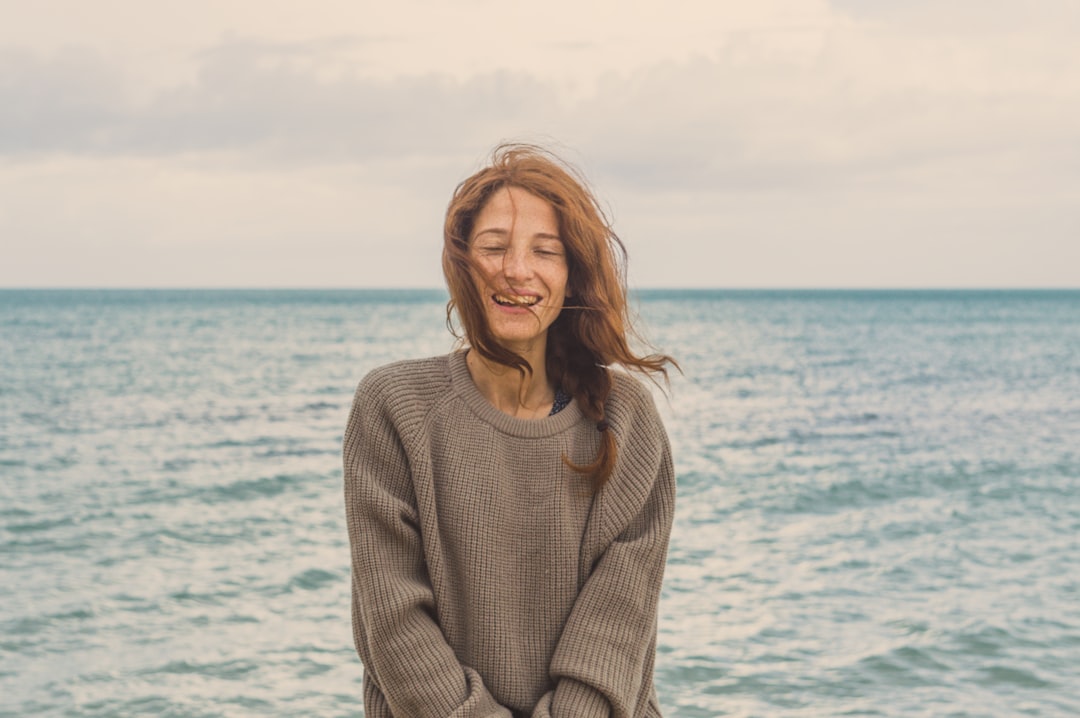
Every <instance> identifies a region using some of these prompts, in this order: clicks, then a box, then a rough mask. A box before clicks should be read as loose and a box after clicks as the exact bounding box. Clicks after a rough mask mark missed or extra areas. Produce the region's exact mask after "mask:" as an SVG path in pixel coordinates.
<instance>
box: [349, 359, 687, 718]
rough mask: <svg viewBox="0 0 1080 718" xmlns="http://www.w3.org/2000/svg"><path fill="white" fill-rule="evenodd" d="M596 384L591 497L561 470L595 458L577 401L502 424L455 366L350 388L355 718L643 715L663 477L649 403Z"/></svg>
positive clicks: (667, 514) (388, 370) (662, 532)
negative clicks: (596, 486) (600, 414)
mask: <svg viewBox="0 0 1080 718" xmlns="http://www.w3.org/2000/svg"><path fill="white" fill-rule="evenodd" d="M613 384H614V386H613V389H612V393H611V396H610V398H609V400H608V403H607V405H606V416H607V420H608V422H609V424H610V427H611V429H610V430H611V431H613V432H614V433H615V438H616V441H617V443H618V448H619V454H618V461H617V463H616V466H615V471H614V473H613V474H612V476H611V478H610V479H609V480H608V482H607V484H605V486H604V488H603V489H601V491H599V492H598V493H596V494H595V495H594V494H593V492H592V491H591V490H590V487H589V483H588V479H587V478H586V477H583V476H581V475H580V474H577V473H575V472H573V471H572V470H570V469H569V468H567V467H566V465H565V464H564V463H563V462H562V460H561V456H562V455H563V454H566V455H567V456H568V458H570V459H571V460H572V461H574V462H575V463H577V464H585V463H588V462H590V461H591V460H592V459H593V458H594V457H595V454H596V450H597V447H598V443H599V435H598V432H597V430H596V425H595V423H594V422H591V421H589V420H588V419H586V418H585V417H584V416H583V415H582V413H581V411H580V410H579V408H578V406H577V403H576V402H571V403H570V404H569V405H568V406H567V407H566V408H565V409H563V410H562V411H560V412H558V413H556V414H554V415H551V416H548V417H546V418H543V419H534V420H524V419H517V418H514V417H511V416H509V415H507V414H504V413H503V412H501V411H499V410H498V409H496V408H495V407H494V406H492V405H491V404H490V403H489V402H488V401H487V400H486V399H485V398H484V397H483V395H482V394H480V392H479V390H478V389H477V388H476V386H475V384H474V383H473V381H472V378H471V376H470V375H469V370H468V368H467V366H466V364H465V355H464V353H461V352H457V353H453V354H450V355H448V356H443V357H435V358H431V359H422V360H413V361H406V362H398V363H396V364H391V365H388V366H384V367H381V368H379V369H376V370H375V371H373V372H371V373H370V374H369V375H368V376H367V377H365V378H364V380H363V381H362V382H361V383H360V386H359V388H358V389H357V392H356V397H355V399H354V402H353V408H352V413H351V414H350V416H349V423H348V426H347V428H346V431H345V439H344V462H345V507H346V514H347V519H348V527H349V538H350V544H351V547H352V569H353V571H352V574H353V582H352V586H353V589H352V591H353V636H354V639H355V643H356V648H357V652H358V653H359V654H360V659H361V661H362V662H363V664H364V702H365V713H366V715H367V716H368V718H387V717H390V716H393V717H395V718H425V717H427V716H431V717H433V718H434V717H438V718H445V717H446V716H453V717H454V718H473V717H479V716H501V717H503V718H511V717H513V718H521V717H523V716H530V717H532V718H549V717H550V718H564V717H565V718H570V717H573V718H592V717H594V716H595V717H597V718H607V717H608V716H611V717H612V718H642V717H650V718H654V717H658V716H660V710H659V707H658V706H657V703H656V695H655V691H654V690H653V678H652V674H653V661H654V657H655V649H656V611H657V600H658V597H659V593H660V584H661V580H662V578H663V571H664V561H665V558H666V554H667V542H668V536H669V534H670V531H671V521H672V515H673V512H674V501H675V477H674V473H673V471H672V465H671V454H670V449H669V446H668V440H667V435H666V433H665V432H664V428H663V425H662V423H661V421H660V419H659V416H658V415H657V412H656V407H655V406H654V404H653V401H652V397H651V396H650V395H649V393H648V391H646V389H645V388H644V387H643V386H641V384H640V383H639V382H638V381H637V380H635V379H633V378H631V377H629V376H626V375H624V374H622V373H619V372H615V373H614V382H613Z"/></svg>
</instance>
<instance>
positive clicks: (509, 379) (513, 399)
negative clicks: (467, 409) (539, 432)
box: [465, 350, 555, 419]
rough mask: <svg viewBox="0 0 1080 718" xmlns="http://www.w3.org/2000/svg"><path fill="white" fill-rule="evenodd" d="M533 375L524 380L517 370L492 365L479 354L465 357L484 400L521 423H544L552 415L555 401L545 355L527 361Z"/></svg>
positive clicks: (501, 365) (470, 352) (495, 364)
mask: <svg viewBox="0 0 1080 718" xmlns="http://www.w3.org/2000/svg"><path fill="white" fill-rule="evenodd" d="M525 358H526V360H527V361H528V362H529V365H530V366H531V367H532V375H529V374H526V375H525V376H524V377H523V376H522V375H521V372H519V371H518V370H517V369H515V368H514V367H509V366H506V365H505V364H499V363H496V362H493V361H489V360H488V359H485V358H484V357H482V356H480V353H479V352H475V351H472V350H470V351H469V353H468V354H466V355H465V363H466V365H467V366H468V367H469V374H470V375H472V380H473V383H474V384H476V388H477V389H479V390H480V393H481V394H483V395H484V398H485V399H487V400H488V401H489V402H491V405H492V406H494V407H495V408H496V409H498V410H499V411H501V412H503V413H504V414H509V415H510V416H514V417H517V418H519V419H540V418H543V417H545V416H547V415H548V413H549V412H550V411H551V405H552V403H553V402H554V401H555V387H553V386H551V384H550V382H549V380H548V375H547V366H546V363H545V362H544V357H543V354H541V355H540V356H539V357H536V356H527V357H525Z"/></svg>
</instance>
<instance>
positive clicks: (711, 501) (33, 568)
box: [0, 290, 1080, 717]
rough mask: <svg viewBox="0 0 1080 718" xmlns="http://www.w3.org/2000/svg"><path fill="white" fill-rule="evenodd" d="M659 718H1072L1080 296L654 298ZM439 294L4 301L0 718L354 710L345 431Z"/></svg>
mask: <svg viewBox="0 0 1080 718" xmlns="http://www.w3.org/2000/svg"><path fill="white" fill-rule="evenodd" d="M637 308H638V311H639V313H640V315H641V318H642V320H643V322H644V324H645V327H646V330H647V332H648V334H649V336H650V338H651V339H652V340H653V342H654V344H656V345H658V346H659V347H661V348H663V349H664V350H665V351H668V352H670V353H672V354H674V355H675V356H676V357H677V358H678V359H679V360H680V362H681V364H682V368H683V374H682V375H681V376H676V377H674V378H673V380H672V384H671V389H670V392H669V395H668V396H667V397H665V396H664V395H663V394H660V393H658V394H657V397H658V403H659V406H660V407H661V411H662V413H663V414H664V415H665V419H666V421H667V426H668V430H669V433H670V435H671V439H672V444H673V448H674V451H675V463H676V470H677V473H678V480H679V492H680V493H679V500H678V509H677V515H676V524H675V528H674V532H673V537H672V543H671V549H670V557H669V564H668V571H667V574H666V577H665V584H664V591H663V597H662V602H661V621H660V629H659V630H660V640H659V649H658V660H657V672H656V679H657V686H658V691H659V694H660V699H661V703H662V705H663V706H664V708H665V715H668V716H673V717H674V716H679V717H682V716H685V717H692V716H840V715H845V716H855V715H857V716H910V715H918V716H1025V715H1030V716H1070V715H1080V538H1078V537H1080V292H1077V291H1066V292H1053V291H1047V292H1019V291H1017V292H820V291H817V292H811V291H808V292H722V291H717V292H711V291H699V292H656V291H654V292H645V293H642V294H640V295H639V297H638V302H637ZM451 347H452V339H451V338H450V336H449V335H448V333H447V331H446V329H445V326H444V312H443V295H442V293H440V292H411V291H400V292H364V291H310V292H309V291H191V292H185V291H89V290H86V291H16V290H9V291H0V716H28V715H53V716H129V715H160V716H244V715H258V716H295V715H313V716H346V715H351V716H355V715H361V714H362V707H361V693H360V678H361V666H360V664H359V661H358V659H357V658H356V655H355V653H354V652H353V648H352V645H351V634H350V630H349V565H348V549H347V542H346V534H345V525H344V518H343V505H342V496H341V462H340V449H341V446H340V444H341V435H342V430H343V425H344V421H345V417H346V413H347V411H348V407H349V404H350V401H351V397H352V391H353V388H354V387H355V384H356V382H357V381H358V380H359V379H360V377H361V376H363V374H364V373H365V372H366V371H367V370H369V369H371V368H372V367H375V366H377V365H379V364H383V363H385V362H388V361H392V360H394V359H397V358H404V357H415V356H426V355H431V354H439V353H443V352H446V351H448V350H449V349H450V348H451Z"/></svg>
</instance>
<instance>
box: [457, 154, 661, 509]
mask: <svg viewBox="0 0 1080 718" xmlns="http://www.w3.org/2000/svg"><path fill="white" fill-rule="evenodd" d="M503 187H517V188H520V189H522V190H524V191H526V192H529V193H531V194H534V195H536V196H537V197H540V198H542V199H544V200H546V201H547V202H549V203H551V206H552V207H553V208H554V209H555V214H556V216H557V217H558V222H559V236H560V238H561V239H562V242H563V247H564V249H565V251H566V258H567V269H568V272H569V274H568V280H567V286H566V303H565V304H564V305H563V309H562V311H561V312H560V314H559V316H558V317H557V318H556V320H555V322H554V323H553V324H552V325H551V327H550V328H549V329H548V336H547V357H546V369H547V373H548V376H549V378H550V380H551V381H552V383H553V384H554V385H555V386H557V387H561V388H562V389H563V391H565V392H566V393H568V394H569V395H571V396H572V397H574V398H575V399H576V400H577V402H578V405H579V406H580V407H581V411H582V412H583V413H584V414H585V416H587V417H588V418H590V419H591V420H593V421H595V422H596V424H597V428H598V429H599V430H600V436H601V441H600V450H599V452H598V453H597V456H596V458H595V459H594V460H593V461H592V462H591V463H588V464H584V465H576V464H574V463H572V462H571V461H570V460H569V459H568V458H567V457H565V456H564V457H563V461H564V462H566V464H567V465H568V466H570V467H571V468H573V469H574V470H575V471H578V472H580V473H582V474H586V475H589V476H591V477H592V480H593V487H594V488H595V489H599V488H600V487H601V486H603V485H604V483H605V482H606V481H607V480H608V478H609V477H610V476H611V472H612V470H613V469H614V467H615V457H616V453H617V451H618V449H617V447H616V443H615V437H614V435H613V433H612V432H611V431H607V428H608V426H607V421H606V419H605V412H604V405H605V403H606V402H607V398H608V395H609V394H610V393H611V383H612V379H611V374H610V370H609V369H608V367H609V366H611V365H613V364H619V365H622V366H623V367H625V368H626V369H630V370H634V371H638V372H641V373H643V374H646V375H655V374H660V375H663V376H664V378H665V379H666V378H667V368H666V366H665V365H667V364H671V365H672V366H675V367H676V368H677V367H678V364H676V362H675V360H674V359H672V358H671V357H669V356H667V355H665V354H648V355H645V356H638V355H637V354H635V353H634V351H633V350H632V349H631V348H630V344H629V340H628V338H629V337H634V338H636V339H638V340H640V339H641V337H640V335H639V334H638V333H637V332H636V330H635V329H634V326H633V322H632V321H631V317H630V314H629V311H628V307H627V300H626V260H627V255H626V247H625V246H624V245H623V243H622V241H621V240H620V239H619V237H618V236H617V235H616V234H615V231H614V230H613V229H612V227H611V223H610V222H609V221H608V219H607V217H606V215H605V214H604V211H603V209H601V207H600V205H599V204H598V202H597V201H596V198H595V197H594V195H593V193H592V192H591V191H590V190H589V187H588V183H587V182H586V181H585V179H584V177H582V176H581V174H580V173H579V172H577V170H575V169H574V168H573V167H571V166H569V165H568V164H566V163H565V162H563V161H562V160H560V159H559V158H558V157H556V156H555V155H553V154H552V153H550V152H548V151H547V150H545V149H543V148H540V147H536V146H534V145H527V144H502V145H499V146H498V147H496V148H495V150H494V152H493V153H492V157H491V163H490V164H489V165H488V166H487V167H485V168H484V169H482V170H480V171H479V172H477V173H475V174H474V175H472V176H471V177H469V178H468V179H466V180H465V181H463V182H462V183H461V184H459V185H458V186H457V189H455V190H454V195H453V197H452V198H451V200H450V206H449V207H448V208H447V210H446V224H445V227H444V230H443V255H442V266H443V274H444V275H445V277H446V284H447V287H448V288H449V290H450V301H449V302H448V303H447V305H446V322H447V326H448V327H449V328H450V331H451V332H454V333H455V335H456V334H457V331H456V330H455V328H454V324H453V314H454V311H455V310H456V311H457V314H458V317H459V318H460V321H461V325H462V329H463V330H464V333H465V339H466V340H467V341H468V343H469V345H470V347H471V348H472V349H475V350H476V351H477V352H479V354H480V355H481V356H483V357H485V358H486V359H488V360H490V361H494V362H498V363H499V364H503V365H506V366H510V367H514V368H516V369H518V371H520V372H521V373H522V378H523V379H524V378H525V376H526V375H527V374H531V373H532V367H531V366H529V363H528V362H527V361H526V360H525V358H524V357H522V356H519V355H518V354H516V353H515V352H513V351H511V350H510V349H507V348H506V347H504V346H502V345H501V344H499V342H498V341H497V340H496V339H495V337H494V336H493V335H492V332H491V328H490V327H488V325H487V320H486V319H485V312H484V302H485V299H484V298H483V297H482V296H481V295H480V290H479V288H478V287H477V286H476V282H475V281H474V280H473V277H474V276H477V275H476V274H474V270H475V267H474V263H473V260H472V258H471V256H470V254H469V238H470V236H471V235H472V230H473V225H474V223H475V221H476V217H477V215H479V214H480V211H481V210H482V209H483V208H484V205H485V204H487V201H488V200H489V199H490V198H491V196H492V195H493V194H494V193H495V192H496V191H497V190H499V189H501V188H503Z"/></svg>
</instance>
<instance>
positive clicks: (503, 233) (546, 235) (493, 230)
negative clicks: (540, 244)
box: [473, 227, 562, 242]
mask: <svg viewBox="0 0 1080 718" xmlns="http://www.w3.org/2000/svg"><path fill="white" fill-rule="evenodd" d="M484 234H494V235H498V236H499V237H508V236H509V235H510V232H508V231H507V230H505V229H503V228H501V227H489V228H488V229H482V230H480V231H479V232H477V233H476V234H474V235H473V239H478V238H479V237H480V236H481V235H484ZM532 238H533V239H554V240H556V241H559V242H561V241H562V237H560V236H559V235H557V234H551V233H550V232H537V233H536V234H534V235H533V236H532Z"/></svg>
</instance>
